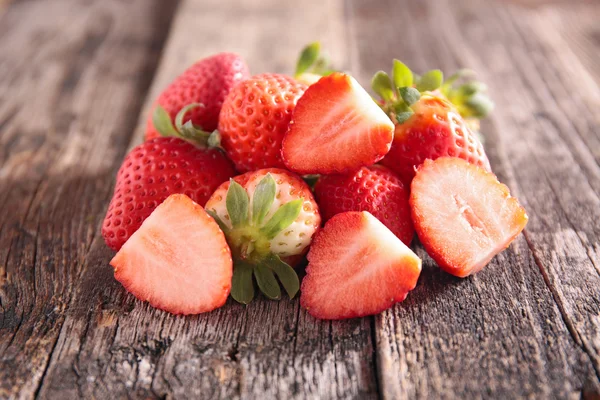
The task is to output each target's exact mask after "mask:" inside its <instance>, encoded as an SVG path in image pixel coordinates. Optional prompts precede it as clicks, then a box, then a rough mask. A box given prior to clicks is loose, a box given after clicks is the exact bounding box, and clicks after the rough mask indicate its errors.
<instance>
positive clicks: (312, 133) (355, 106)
mask: <svg viewBox="0 0 600 400" xmlns="http://www.w3.org/2000/svg"><path fill="white" fill-rule="evenodd" d="M393 133H394V124H393V123H392V121H391V120H390V119H389V118H388V117H387V116H386V115H385V113H384V112H383V111H382V110H381V109H380V108H379V107H378V106H377V104H376V103H375V102H374V101H373V100H372V99H371V97H370V96H369V94H368V93H367V92H366V91H365V90H364V89H363V88H362V87H361V86H360V85H359V84H358V82H356V80H355V79H354V78H352V77H351V76H349V75H346V74H342V73H339V72H334V73H333V74H331V75H328V76H324V77H323V78H321V79H320V80H319V81H318V82H317V83H315V84H313V85H311V86H310V87H309V88H308V89H307V90H306V92H305V93H304V95H303V96H302V97H301V98H300V100H298V104H297V105H296V108H295V109H294V113H293V116H292V121H291V123H290V127H289V130H288V132H287V134H286V135H285V138H284V139H283V145H282V156H283V160H284V162H285V165H286V166H287V167H288V168H289V169H291V170H292V171H294V172H297V173H301V174H332V173H345V172H349V171H352V170H356V169H359V168H360V167H362V166H365V165H371V164H373V163H375V162H377V161H379V160H380V159H382V158H383V156H385V155H386V154H387V152H388V151H389V150H390V146H391V143H392V139H393Z"/></svg>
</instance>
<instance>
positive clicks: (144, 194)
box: [102, 137, 235, 250]
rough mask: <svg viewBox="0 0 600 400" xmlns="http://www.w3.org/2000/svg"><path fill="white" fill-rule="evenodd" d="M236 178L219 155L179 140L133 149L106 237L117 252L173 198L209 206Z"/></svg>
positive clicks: (107, 222)
mask: <svg viewBox="0 0 600 400" xmlns="http://www.w3.org/2000/svg"><path fill="white" fill-rule="evenodd" d="M234 175H235V170H234V169H233V166H232V165H231V162H230V161H229V160H228V159H227V157H225V156H224V155H223V153H222V152H220V151H219V150H217V149H206V148H198V147H196V146H194V145H193V144H191V143H189V142H186V141H185V140H182V139H179V138H163V137H160V138H156V139H153V140H150V141H147V142H145V143H142V144H141V145H139V146H137V147H136V148H134V149H133V150H132V151H131V152H130V153H129V154H128V155H127V156H126V157H125V159H124V160H123V163H122V164H121V168H120V169H119V172H118V174H117V183H116V185H115V192H114V194H113V198H112V200H111V201H110V205H109V206H108V211H107V212H106V217H105V218H104V223H103V224H102V236H103V237H104V241H105V242H106V244H107V245H108V246H109V247H110V248H112V249H113V250H119V249H120V248H121V246H122V245H123V243H125V242H126V241H127V239H129V237H130V236H131V235H132V234H133V233H134V232H135V231H136V230H137V229H138V228H139V227H140V225H141V224H142V222H143V221H144V220H145V219H146V218H147V217H148V216H149V215H150V213H152V211H154V209H155V208H156V207H157V206H158V205H159V204H160V203H162V202H163V201H164V200H165V199H166V198H167V197H169V195H171V194H174V193H183V194H185V195H187V196H188V197H190V198H191V199H192V200H194V201H195V202H196V203H198V204H200V205H201V206H204V204H205V203H206V201H207V200H208V199H209V197H210V195H211V194H212V193H213V192H214V190H215V189H216V188H217V187H218V186H219V185H220V184H221V183H223V182H225V181H226V180H228V179H229V178H230V177H232V176H234Z"/></svg>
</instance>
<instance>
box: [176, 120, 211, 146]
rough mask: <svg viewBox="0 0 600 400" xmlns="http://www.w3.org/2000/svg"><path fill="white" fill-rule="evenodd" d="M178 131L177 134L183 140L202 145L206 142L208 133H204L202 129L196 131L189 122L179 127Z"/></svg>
mask: <svg viewBox="0 0 600 400" xmlns="http://www.w3.org/2000/svg"><path fill="white" fill-rule="evenodd" d="M178 129H179V133H180V134H181V136H183V137H184V138H188V139H192V140H194V141H196V142H199V143H203V144H204V143H206V141H207V140H208V136H209V133H208V132H204V131H203V130H202V129H198V128H197V127H196V126H195V125H194V123H193V122H192V121H191V120H189V121H188V122H186V123H185V124H183V125H182V126H180V127H179V128H178Z"/></svg>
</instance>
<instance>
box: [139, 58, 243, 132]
mask: <svg viewBox="0 0 600 400" xmlns="http://www.w3.org/2000/svg"><path fill="white" fill-rule="evenodd" d="M249 76H250V72H249V70H248V66H247V65H246V63H245V62H244V60H242V58H241V57H240V56H238V55H237V54H232V53H219V54H216V55H214V56H211V57H208V58H205V59H202V60H200V61H198V62H196V63H195V64H194V65H192V66H191V67H189V68H188V69H187V70H185V71H184V72H183V73H182V74H181V75H179V76H178V77H177V78H176V79H175V80H174V81H173V82H172V83H171V84H170V85H169V86H168V87H167V88H166V89H165V90H164V91H163V92H162V93H161V94H160V96H159V97H158V100H157V102H156V104H155V107H154V112H153V113H152V114H151V115H150V117H149V118H148V122H147V124H146V140H150V139H154V138H156V137H158V136H161V134H162V135H164V136H173V132H172V131H169V130H168V129H165V128H164V127H165V125H167V124H168V123H169V122H170V121H172V120H173V119H174V118H175V116H176V115H177V113H179V111H180V110H181V109H183V107H185V106H187V105H188V104H194V103H198V104H201V106H199V107H196V108H194V109H190V110H188V113H187V115H185V118H183V119H184V122H187V121H192V124H194V125H196V126H197V127H199V128H201V129H203V130H205V131H208V132H211V131H213V130H215V129H217V124H218V119H219V112H220V111H221V105H222V104H223V100H224V99H225V96H226V95H227V93H229V91H230V90H231V89H232V88H233V87H234V86H235V85H237V84H238V83H239V82H240V81H242V80H244V79H247V78H248V77H249Z"/></svg>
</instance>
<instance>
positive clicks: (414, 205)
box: [410, 157, 527, 278]
mask: <svg viewBox="0 0 600 400" xmlns="http://www.w3.org/2000/svg"><path fill="white" fill-rule="evenodd" d="M410 206H411V210H412V216H413V221H414V224H415V229H416V231H417V234H418V235H419V239H420V240H421V243H422V244H423V247H425V250H427V253H429V255H430V256H431V257H432V258H433V259H434V260H435V261H436V262H437V263H438V265H439V266H440V268H442V269H443V270H444V271H446V272H448V273H450V274H452V275H456V276H458V277H461V278H464V277H466V276H468V275H471V274H474V273H476V272H478V271H480V270H481V269H482V268H483V267H484V266H485V265H486V264H487V263H488V262H490V260H491V259H492V258H493V257H494V256H495V255H496V254H498V253H499V252H501V251H502V250H504V249H505V248H507V247H508V246H509V245H510V243H511V242H512V241H513V240H514V238H515V237H516V236H517V235H518V234H519V233H520V232H521V231H522V230H523V228H524V227H525V225H526V224H527V214H526V213H525V210H524V209H523V207H521V206H520V205H519V202H518V201H517V199H516V198H514V197H511V196H510V192H509V190H508V188H507V187H506V186H505V185H503V184H501V183H500V182H498V180H497V178H496V176H495V175H494V174H493V173H491V172H488V171H485V170H484V169H482V168H479V167H477V166H475V165H472V164H469V163H468V162H466V161H464V160H462V159H460V158H452V157H441V158H438V159H436V160H435V161H431V160H426V161H425V162H424V163H423V165H422V166H420V167H419V169H418V170H417V175H416V176H415V178H414V179H413V181H412V184H411V195H410Z"/></svg>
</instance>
